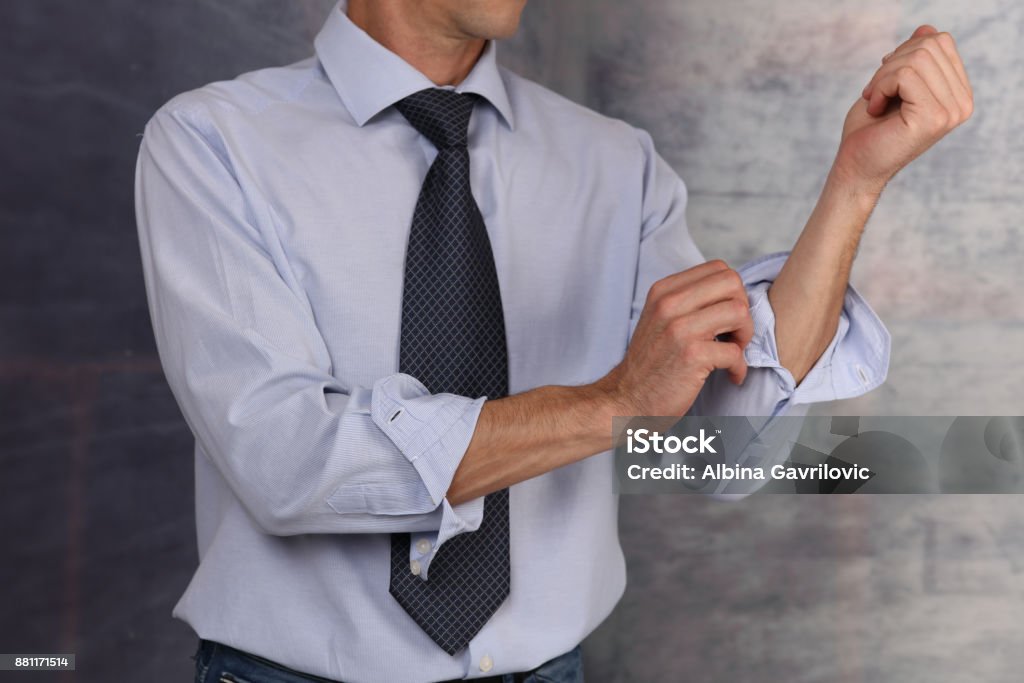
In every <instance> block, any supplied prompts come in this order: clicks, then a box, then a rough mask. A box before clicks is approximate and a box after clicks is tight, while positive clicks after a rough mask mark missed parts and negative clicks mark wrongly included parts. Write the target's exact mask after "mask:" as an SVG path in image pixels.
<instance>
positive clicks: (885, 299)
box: [0, 0, 1024, 681]
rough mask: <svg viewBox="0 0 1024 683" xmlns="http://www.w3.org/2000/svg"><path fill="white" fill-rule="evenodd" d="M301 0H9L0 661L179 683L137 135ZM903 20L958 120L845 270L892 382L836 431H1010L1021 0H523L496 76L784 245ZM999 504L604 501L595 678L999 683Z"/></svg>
mask: <svg viewBox="0 0 1024 683" xmlns="http://www.w3.org/2000/svg"><path fill="white" fill-rule="evenodd" d="M328 7H329V3H328V2H324V1H323V0H305V1H301V2H300V1H293V2H287V3H285V2H273V1H272V0H248V1H247V2H238V3H220V2H212V1H211V0H188V1H185V0H174V1H172V2H164V3H132V2H126V1H125V0H98V1H96V2H91V3H71V2H61V1H60V0H20V1H18V2H13V3H5V4H4V6H3V8H2V9H0V21H2V23H3V24H4V25H5V26H13V30H10V31H9V32H8V33H7V34H6V35H5V39H4V41H3V47H2V48H0V50H2V51H3V53H2V56H3V59H0V75H2V80H0V83H2V85H3V88H4V92H3V96H2V97H3V107H2V108H0V116H2V128H0V131H2V132H0V155H2V158H3V159H4V160H5V162H6V169H7V170H6V172H5V174H4V177H3V181H2V182H0V192H2V195H0V197H2V204H0V239H2V245H3V248H2V249H0V493H2V496H0V513H2V514H0V586H2V587H3V588H2V589H0V598H3V600H4V603H5V605H4V609H3V610H0V651H4V652H12V651H26V650H31V651H44V650H51V651H52V650H62V651H73V652H77V653H78V654H79V661H80V669H81V670H80V671H79V672H78V674H77V675H76V676H68V677H64V678H63V679H60V678H55V680H81V681H111V680H124V676H123V675H122V674H119V673H116V672H118V671H122V670H129V671H131V672H133V674H134V676H135V677H138V678H142V679H145V680H150V681H172V680H187V677H188V675H189V667H190V664H191V662H190V661H189V660H188V655H189V654H190V653H191V649H192V636H191V634H190V633H189V631H188V629H187V628H186V627H184V626H183V625H181V624H180V623H178V622H174V621H172V620H171V619H170V616H169V615H170V608H171V606H172V604H173V603H174V601H175V600H176V599H177V597H178V595H179V594H180V593H181V591H182V590H183V589H184V586H185V583H186V582H187V580H188V578H189V576H190V574H191V571H192V569H193V567H194V563H195V561H196V558H195V549H194V538H193V528H192V511H191V504H192V494H191V485H192V480H191V475H192V472H191V450H190V448H191V439H190V436H189V434H188V431H187V429H186V427H185V425H184V423H183V421H182V420H181V418H180V416H179V415H178V412H177V409H176V407H175V405H174V402H173V400H172V399H171V397H170V394H169V392H168V390H167V388H166V384H165V383H164V381H163V379H162V377H161V375H160V372H159V367H158V364H157V362H156V358H155V351H154V348H153V343H152V337H151V332H150V329H149V320H148V317H147V313H146V310H145V299H144V295H143V291H142V279H141V271H140V267H139V263H138V246H137V243H136V241H135V239H136V238H135V228H134V222H133V220H134V219H133V215H132V200H131V181H132V170H133V163H134V157H135V150H136V147H137V138H136V133H138V132H139V131H141V129H142V125H143V124H144V122H145V120H146V119H147V118H148V116H149V114H150V113H151V112H152V111H153V110H154V109H155V108H156V107H157V106H159V104H161V103H162V102H163V101H165V100H166V99H168V98H169V97H170V96H172V95H173V94H175V93H177V92H180V91H182V90H185V89H188V88H192V87H195V86H198V85H201V84H202V83H205V82H208V81H210V80H214V79H219V78H227V77H231V76H233V75H235V74H237V73H239V72H241V71H244V70H248V69H253V68H258V67H260V66H267V65H273V64H281V63H286V62H289V61H293V60H296V59H299V58H301V57H303V56H305V55H307V54H308V53H309V50H310V41H311V38H312V36H313V35H314V34H315V32H316V30H317V28H318V27H319V24H320V22H321V20H322V18H323V15H324V13H325V12H326V11H327V9H328ZM925 21H929V22H932V23H934V24H936V25H937V26H939V27H940V28H943V29H946V28H948V29H950V30H951V31H953V32H954V34H955V35H956V36H957V37H958V38H959V39H960V45H961V48H962V51H963V53H964V56H965V58H966V61H967V66H968V70H969V72H970V73H971V74H972V75H973V76H974V79H975V90H976V99H977V113H976V115H975V117H974V119H973V120H972V121H971V122H969V123H968V124H966V125H965V126H964V127H963V128H962V129H960V130H958V131H956V132H955V133H954V134H953V136H952V137H951V138H950V139H949V140H947V141H945V142H944V143H942V144H941V145H940V146H939V147H937V148H936V149H934V150H932V151H930V152H929V153H928V154H927V155H925V157H923V158H922V159H921V160H919V161H918V162H917V163H916V164H915V165H914V166H913V167H912V168H910V169H908V170H907V171H906V172H904V173H903V174H902V175H901V176H900V177H899V178H898V179H897V180H896V181H895V182H894V183H893V184H892V185H891V186H890V188H889V190H888V192H887V194H886V196H885V198H884V200H883V202H882V204H881V206H880V207H879V209H878V210H877V211H876V214H875V216H874V218H873V219H872V222H871V225H870V229H869V231H868V233H867V235H866V236H865V241H864V244H863V246H862V249H861V253H860V256H859V259H858V265H857V267H856V270H855V274H854V280H855V283H856V284H857V286H858V287H859V288H860V289H861V291H862V292H863V293H864V294H865V295H866V296H867V298H868V299H869V301H870V302H871V303H872V305H873V306H874V307H875V308H876V310H877V311H878V312H879V313H880V314H881V315H882V317H883V318H884V319H885V320H886V322H887V323H888V325H889V327H890V329H891V330H892V332H893V337H894V340H893V353H894V357H893V363H892V370H891V373H890V379H889V382H888V383H887V384H886V385H885V386H884V387H882V388H881V389H879V390H877V391H875V392H873V393H872V394H871V395H869V396H867V397H864V398H862V399H858V400H856V401H851V402H846V403H843V404H836V405H829V406H821V407H820V408H819V410H821V411H825V412H836V413H854V414H857V413H860V414H875V413H893V412H894V413H906V414H986V413H999V414H1024V405H1022V404H1024V393H1022V392H1021V391H1020V390H1019V386H1020V385H1021V381H1020V380H1021V374H1020V372H1021V371H1020V369H1019V368H1020V366H1021V362H1022V361H1024V326H1022V325H1021V321H1022V319H1024V303H1022V299H1021V297H1020V296H1019V295H1018V294H1017V291H1018V290H1019V289H1020V288H1021V286H1022V285H1024V279H1022V278H1024V275H1022V269H1020V268H1019V267H1018V262H1019V261H1020V260H1021V256H1022V249H1024V247H1022V244H1021V219H1022V218H1024V210H1022V207H1024V199H1022V193H1021V191H1020V190H1019V189H1018V188H1019V187H1020V185H1021V181H1022V180H1024V179H1022V163H1024V162H1022V159H1024V135H1022V133H1021V128H1020V124H1021V122H1022V114H1021V112H1022V111H1024V108H1022V107H1024V101H1022V99H1024V87H1022V79H1024V57H1022V52H1021V50H1020V49H1019V41H1020V38H1021V36H1022V34H1024V6H1022V5H1021V4H1020V3H1018V2H1016V0H975V1H974V2H970V3H967V2H960V1H959V0H937V1H935V2H923V1H919V2H909V1H904V2H882V1H881V0H863V1H861V2H853V1H852V0H836V1H832V2H827V3H823V2H811V1H810V0H786V1H785V2H783V1H781V0H775V1H771V2H765V1H756V0H718V1H716V2H707V1H705V0H646V1H644V2H622V1H612V0H560V1H559V2H540V1H537V0H535V2H534V3H532V4H531V6H530V7H529V8H528V9H527V13H526V17H525V21H524V27H523V29H522V30H521V32H520V34H519V35H518V36H517V37H516V38H515V39H513V40H512V41H510V42H509V43H508V44H506V45H504V46H503V47H502V50H501V54H502V57H503V60H504V61H505V62H506V64H508V65H510V66H512V67H514V68H515V69H516V70H518V71H520V72H521V73H523V74H524V75H527V76H530V77H532V78H535V79H537V80H539V81H541V82H543V83H545V84H547V85H549V86H551V87H553V88H555V89H556V90H559V91H560V92H563V93H565V94H567V95H568V96H570V97H572V98H573V99H576V100H577V101H580V102H583V103H585V104H588V105H589V106H592V107H594V108H597V109H599V110H601V111H604V112H606V113H609V114H611V115H614V116H619V117H622V118H625V119H627V120H629V121H630V122H632V123H634V124H637V125H640V126H643V127H645V128H647V129H648V130H649V131H650V132H651V134H652V135H653V137H654V140H655V142H656V143H657V145H658V148H659V149H660V151H661V153H662V154H663V155H664V156H665V157H666V158H667V159H668V160H669V161H670V162H671V163H672V164H673V165H674V166H675V167H676V168H677V169H678V170H679V172H680V173H681V174H682V175H683V177H684V178H685V179H686V181H687V184H688V186H689V188H690V196H691V203H690V209H689V218H690V223H691V228H692V230H693V233H694V235H695V237H696V239H697V241H698V243H699V244H700V245H701V247H702V248H703V249H704V250H705V252H706V253H707V254H708V255H711V256H721V257H724V258H727V259H728V260H730V261H732V262H734V263H737V264H738V263H739V262H742V261H743V260H745V259H746V258H749V257H751V256H754V255H756V254H759V253H763V252H766V251H773V250H777V249H784V248H787V247H788V246H789V245H790V244H791V243H792V241H793V239H794V238H795V236H796V235H797V233H798V232H799V230H800V228H801V226H802V224H803V221H804V220H805V219H806V216H807V215H808V213H809V212H810V209H811V207H812V206H813V202H814V199H815V196H816V193H817V191H818V189H819V185H820V183H821V181H822V179H823V177H824V174H825V172H826V170H827V168H828V164H829V161H830V156H831V154H832V153H833V151H834V146H835V143H836V141H837V139H838V134H839V129H840V125H841V122H842V116H843V114H844V113H845V111H846V109H847V108H848V106H849V104H850V103H851V102H852V98H854V97H856V96H857V93H858V92H859V91H860V89H861V87H862V86H863V85H864V83H865V82H866V81H867V79H868V77H869V76H870V74H871V72H872V70H873V69H874V68H875V66H876V64H877V62H878V59H879V58H880V56H881V55H882V54H884V53H886V52H888V51H889V50H890V49H892V47H893V46H894V45H895V44H896V43H897V42H899V41H900V40H901V39H902V37H903V36H905V35H907V34H909V33H910V32H911V31H912V30H913V28H914V27H915V26H916V25H917V24H918V23H922V22H925ZM1019 508H1020V505H1019V504H1018V502H1017V497H1015V496H1003V497H998V498H997V497H984V496H976V497H969V496H968V497H953V496H946V497H942V498H939V497H926V496H916V497H910V496H907V497H903V496H890V497H885V498H872V497H866V496H865V497H851V498H840V497H837V498H828V497H813V498H811V497H802V498H795V497H781V496H780V497H765V498H760V499H751V500H748V501H745V502H743V503H739V504H732V505H725V504H718V503H714V502H711V501H707V500H702V499H698V498H693V497H658V498H636V497H632V498H628V499H625V500H624V501H623V516H622V533H623V543H624V545H625V547H626V550H627V553H628V556H629V571H630V587H629V588H628V590H627V593H626V596H625V598H624V599H623V602H622V603H621V605H620V607H619V608H618V609H617V610H616V612H615V613H614V614H613V615H612V617H611V618H610V619H609V620H608V621H607V622H606V624H605V625H604V626H602V627H601V628H600V629H599V630H598V631H597V632H596V633H595V634H594V635H593V636H592V637H591V639H590V640H589V641H588V643H587V654H586V657H587V663H588V667H589V669H588V680H593V681H632V680H637V681H648V680H665V679H670V680H687V681H691V680H692V681H723V680H730V681H731V680H736V681H776V680H792V681H888V680H899V681H917V680H922V681H924V680H928V681H935V680H942V681H947V680H948V681H961V680H985V681H1012V680H1018V679H1019V674H1018V673H1017V672H1018V671H1019V670H1020V668H1021V667H1022V666H1024V655H1022V654H1021V653H1022V652H1024V647H1022V646H1024V629H1022V628H1021V627H1020V625H1019V624H1020V621H1021V620H1020V618H1019V614H1020V607H1021V599H1022V597H1024V596H1022V593H1024V578H1022V577H1024V543H1022V542H1021V540H1020V539H1021V537H1022V532H1024V515H1022V514H1021V512H1020V511H1019Z"/></svg>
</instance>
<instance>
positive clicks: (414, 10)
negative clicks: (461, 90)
mask: <svg viewBox="0 0 1024 683" xmlns="http://www.w3.org/2000/svg"><path fill="white" fill-rule="evenodd" d="M430 5H431V3H419V2H411V3H406V2H402V1H401V0H351V1H350V2H349V4H348V12H347V14H348V18H349V19H350V20H351V21H352V23H354V24H355V25H356V26H358V27H359V28H361V29H363V30H364V31H366V33H367V34H368V35H369V36H370V37H371V38H373V39H374V40H376V41H377V42H378V43H380V44H381V45H383V46H384V47H386V48H388V49H389V50H391V51H392V52H394V53H395V54H397V55H398V56H399V57H401V58H402V59H404V60H405V61H406V62H408V63H409V64H411V65H412V66H413V67H415V68H416V69H417V70H418V71H420V73H422V74H423V75H425V76H426V77H427V78H429V79H430V80H431V81H433V82H434V83H435V84H437V85H458V84H459V83H461V82H462V80H463V79H464V78H466V76H467V75H469V72H470V71H471V70H472V69H473V65H474V64H476V60H477V59H478V58H479V57H480V53H481V52H483V49H484V46H485V45H486V44H487V41H486V40H484V39H483V38H474V37H472V36H467V35H464V34H461V33H460V32H459V31H458V29H457V27H455V26H454V25H452V24H451V22H449V21H446V17H444V16H439V15H438V14H437V13H436V12H435V13H432V12H431V11H430Z"/></svg>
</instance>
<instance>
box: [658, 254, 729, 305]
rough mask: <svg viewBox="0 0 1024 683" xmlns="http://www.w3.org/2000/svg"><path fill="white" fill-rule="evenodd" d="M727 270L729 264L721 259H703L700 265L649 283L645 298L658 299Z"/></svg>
mask: <svg viewBox="0 0 1024 683" xmlns="http://www.w3.org/2000/svg"><path fill="white" fill-rule="evenodd" d="M726 270H729V264H727V263H726V262H725V261H723V260H721V259H713V260H711V261H705V262H704V263H701V264H700V265H697V266H694V267H693V268H687V269H686V270H682V271H680V272H678V273H673V274H672V275H669V276H668V277H663V278H662V279H660V280H658V281H657V282H655V283H654V284H653V285H651V289H650V290H649V291H648V292H647V300H648V301H651V300H652V299H660V298H662V297H664V296H666V295H668V294H670V293H672V292H675V291H678V290H679V289H681V288H682V287H686V286H687V285H689V284H691V283H693V282H696V281H697V280H701V279H703V278H705V277H707V276H708V275H713V274H715V273H720V272H722V271H726Z"/></svg>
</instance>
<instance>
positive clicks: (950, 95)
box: [868, 48, 961, 120]
mask: <svg viewBox="0 0 1024 683" xmlns="http://www.w3.org/2000/svg"><path fill="white" fill-rule="evenodd" d="M943 58H944V57H943ZM905 68H910V69H913V70H914V72H916V73H917V74H918V75H919V76H920V77H921V78H922V79H923V80H924V82H925V84H926V85H927V86H928V88H929V90H931V92H932V94H933V95H934V96H935V99H936V100H937V101H938V102H939V103H940V104H941V105H942V107H943V108H944V109H945V110H946V111H947V112H948V113H949V115H950V116H951V117H953V118H954V119H955V120H959V118H960V109H961V105H960V103H959V101H958V99H957V95H956V94H955V93H954V92H953V87H952V85H951V84H950V82H949V80H948V78H947V76H946V74H945V73H944V72H943V70H942V67H941V66H940V65H939V63H938V60H937V59H936V58H935V55H933V54H932V53H931V52H930V51H928V50H926V49H925V48H917V49H915V50H913V51H911V52H905V53H903V54H901V55H898V56H896V57H894V58H892V59H891V60H889V62H888V63H886V64H885V66H883V67H882V68H881V69H879V70H878V73H877V74H875V79H874V81H873V83H874V84H873V85H872V86H871V90H872V92H871V97H870V99H869V100H868V113H869V114H871V115H872V116H881V115H882V114H883V113H884V112H885V109H886V106H887V105H888V103H889V98H887V97H886V96H885V95H884V94H883V93H881V92H879V90H878V87H877V83H878V81H880V80H881V79H884V78H887V77H888V76H889V75H890V74H892V73H894V72H897V71H899V70H900V69H905Z"/></svg>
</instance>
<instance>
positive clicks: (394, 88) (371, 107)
mask: <svg viewBox="0 0 1024 683" xmlns="http://www.w3.org/2000/svg"><path fill="white" fill-rule="evenodd" d="M345 10H346V0H341V1H340V2H339V3H338V4H337V6H336V7H335V8H334V9H333V10H332V11H331V13H330V15H329V16H328V17H327V21H326V22H325V23H324V26H323V28H322V29H320V32H319V33H318V34H317V36H316V38H315V40H314V41H313V45H314V47H315V48H316V55H317V57H318V58H319V60H320V63H321V64H322V65H323V67H324V71H326V72H327V77H328V78H330V80H331V84H332V85H333V86H334V89H335V90H337V91H338V95H339V96H340V97H341V100H342V102H344V104H345V106H346V107H347V108H348V110H349V112H351V114H352V117H353V118H354V119H355V122H356V123H357V124H358V125H359V126H362V125H363V124H365V123H366V122H367V121H369V120H370V119H371V118H373V117H374V116H376V115H377V114H379V113H380V112H382V111H383V110H384V109H387V108H388V107H389V106H391V105H392V104H394V103H395V102H398V101H399V100H401V99H402V98H403V97H406V96H408V95H411V94H413V93H414V92H418V91H420V90H423V89H424V88H434V87H437V86H436V85H435V84H434V83H433V82H432V81H431V80H430V79H429V78H427V77H426V76H424V75H423V74H422V73H420V72H419V71H418V70H416V68H415V67H413V66H412V65H411V64H409V63H408V62H406V61H405V60H404V59H402V58H401V57H399V56H398V55H397V54H395V53H394V52H392V51H391V50H388V49H387V48H386V47H384V46H383V45H381V44H380V43H378V42H377V41H376V40H374V39H373V38H371V37H370V36H369V35H368V34H367V33H366V32H365V31H363V30H362V29H361V28H359V27H358V26H356V25H355V24H353V23H352V20H351V19H349V18H348V15H347V14H346V13H345ZM455 90H456V91H457V92H460V93H470V92H471V93H476V94H477V95H481V96H482V97H484V99H486V100H487V101H488V102H490V103H491V106H493V107H494V108H495V109H497V110H498V113H499V114H501V117H502V118H503V119H504V120H505V123H506V124H507V125H508V127H509V128H513V127H514V120H513V116H512V106H511V104H510V103H509V100H508V93H506V92H505V82H504V80H502V78H501V73H500V71H499V70H498V63H497V60H496V58H495V44H494V41H493V40H489V41H487V45H486V46H485V47H484V50H483V52H482V53H481V55H480V58H479V59H478V60H477V62H476V64H475V65H474V66H473V69H472V71H470V72H469V75H468V76H466V78H465V79H464V80H463V81H462V82H461V83H459V85H457V86H456V87H455Z"/></svg>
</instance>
